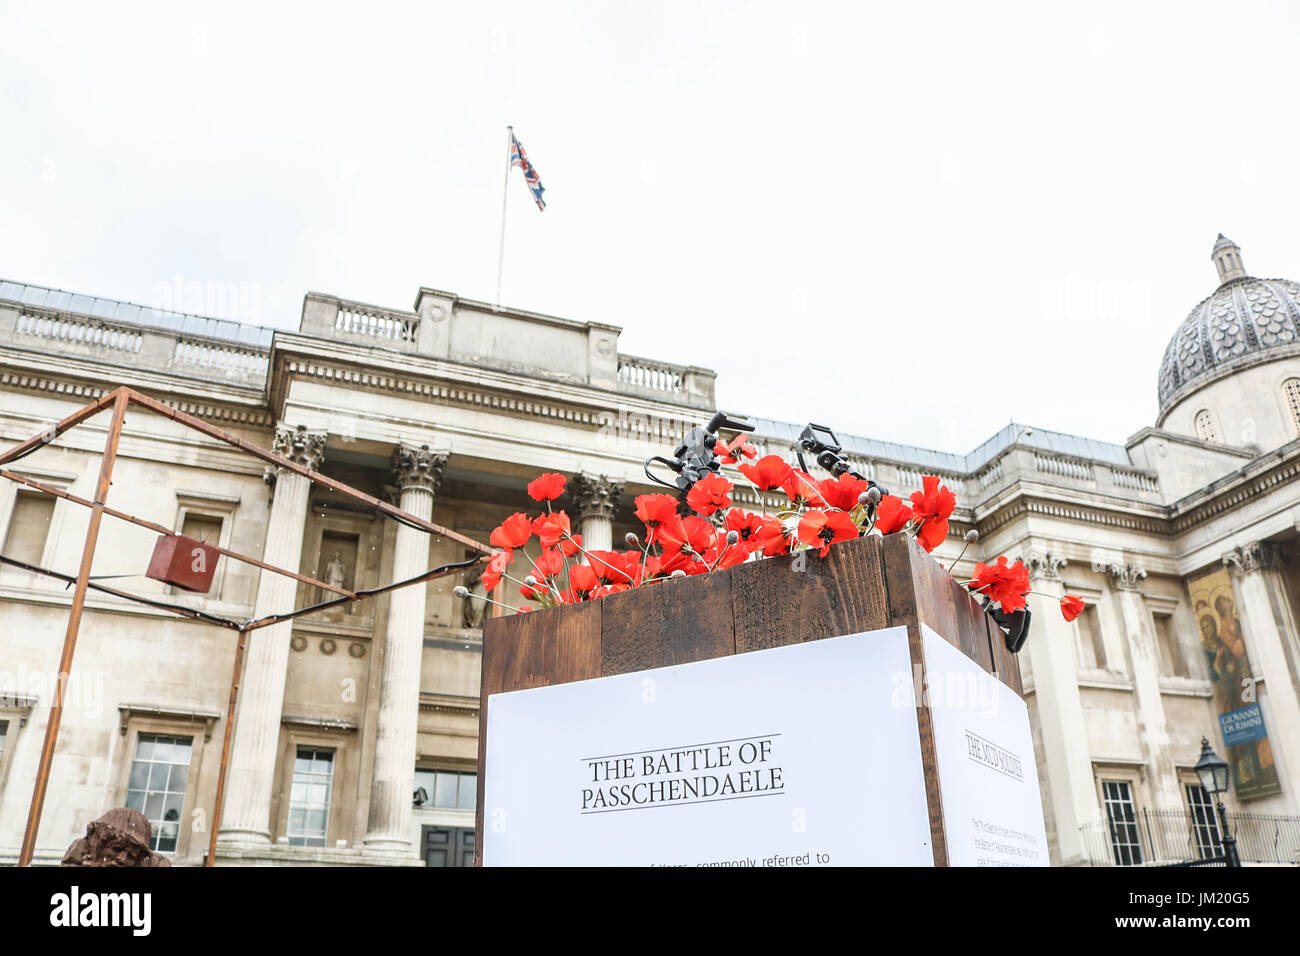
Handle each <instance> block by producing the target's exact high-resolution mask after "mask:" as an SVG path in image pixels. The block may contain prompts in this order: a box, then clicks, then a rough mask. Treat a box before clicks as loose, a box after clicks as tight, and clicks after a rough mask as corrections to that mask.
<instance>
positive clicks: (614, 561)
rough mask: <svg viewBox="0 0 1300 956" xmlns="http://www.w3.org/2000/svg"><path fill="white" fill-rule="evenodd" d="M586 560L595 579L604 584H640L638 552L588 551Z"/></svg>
mask: <svg viewBox="0 0 1300 956" xmlns="http://www.w3.org/2000/svg"><path fill="white" fill-rule="evenodd" d="M587 558H588V560H589V562H590V564H591V569H592V570H593V571H595V572H596V577H598V578H600V579H601V580H602V581H604V582H605V583H606V584H622V585H629V584H640V583H641V581H640V578H639V577H638V575H639V574H640V573H641V553H640V552H639V551H588V552H587Z"/></svg>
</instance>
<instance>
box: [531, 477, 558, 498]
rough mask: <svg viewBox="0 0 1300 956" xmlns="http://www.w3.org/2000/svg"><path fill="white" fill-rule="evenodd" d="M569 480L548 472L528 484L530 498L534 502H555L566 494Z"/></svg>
mask: <svg viewBox="0 0 1300 956" xmlns="http://www.w3.org/2000/svg"><path fill="white" fill-rule="evenodd" d="M566 480H567V479H566V478H565V477H564V476H563V475H561V474H557V473H555V472H547V473H546V474H544V475H541V476H539V477H537V478H534V479H533V480H532V481H530V482H529V483H528V497H530V498H532V499H533V500H534V501H554V500H555V499H556V498H558V497H560V495H562V494H564V484H565V481H566Z"/></svg>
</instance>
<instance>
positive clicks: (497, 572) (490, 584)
mask: <svg viewBox="0 0 1300 956" xmlns="http://www.w3.org/2000/svg"><path fill="white" fill-rule="evenodd" d="M513 557H514V552H512V551H497V552H496V553H494V554H493V555H492V557H490V558H488V563H487V567H486V568H485V569H484V571H483V590H484V591H492V590H493V589H495V588H496V586H497V585H498V584H500V583H501V575H503V574H505V573H506V566H507V565H508V564H510V560H511V559H512V558H513Z"/></svg>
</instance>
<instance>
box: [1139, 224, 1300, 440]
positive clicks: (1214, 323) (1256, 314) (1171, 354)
mask: <svg viewBox="0 0 1300 956" xmlns="http://www.w3.org/2000/svg"><path fill="white" fill-rule="evenodd" d="M1210 258H1211V259H1212V260H1213V261H1214V264H1215V266H1216V267H1217V268H1218V270H1219V287H1218V289H1216V290H1215V291H1214V293H1213V294H1212V295H1210V296H1208V297H1207V298H1205V299H1202V300H1201V301H1200V302H1199V303H1198V304H1197V305H1196V307H1195V308H1194V309H1192V311H1191V312H1190V313H1189V314H1188V316H1187V318H1186V319H1184V320H1183V324H1182V325H1180V326H1179V327H1178V331H1176V332H1175V333H1174V337H1173V338H1172V339H1170V341H1169V346H1168V347H1167V348H1166V349H1165V357H1164V361H1162V362H1161V363H1160V381H1159V390H1160V415H1159V418H1158V419H1157V423H1159V422H1162V421H1163V420H1164V418H1165V416H1166V414H1167V413H1168V412H1169V410H1170V409H1171V408H1172V407H1173V406H1174V405H1176V404H1177V403H1178V402H1180V401H1182V400H1183V399H1184V398H1185V397H1186V396H1188V395H1189V394H1191V393H1192V392H1194V391H1197V390H1198V389H1199V388H1201V387H1203V386H1205V385H1208V384H1209V383H1210V382H1213V381H1215V380H1217V379H1219V378H1221V377H1222V376H1223V375H1224V374H1226V372H1227V371H1228V370H1234V369H1238V368H1246V367H1249V366H1251V365H1255V364H1258V363H1260V362H1267V361H1271V360H1273V359H1274V358H1278V359H1280V358H1284V357H1286V356H1288V355H1294V354H1296V353H1297V352H1300V284H1297V283H1295V282H1292V281H1291V280H1290V279H1256V278H1255V277H1253V276H1251V275H1248V274H1247V272H1246V269H1245V266H1243V265H1242V262H1241V249H1240V248H1239V247H1238V246H1237V244H1236V243H1235V242H1233V241H1232V240H1231V239H1228V238H1225V237H1224V235H1223V234H1222V233H1220V234H1219V238H1218V240H1217V241H1216V242H1215V243H1214V249H1213V251H1212V252H1211V254H1210Z"/></svg>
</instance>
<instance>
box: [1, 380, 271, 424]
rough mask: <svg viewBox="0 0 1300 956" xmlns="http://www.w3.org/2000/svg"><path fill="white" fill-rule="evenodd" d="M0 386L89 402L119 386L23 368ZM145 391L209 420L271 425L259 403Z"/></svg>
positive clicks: (145, 389)
mask: <svg viewBox="0 0 1300 956" xmlns="http://www.w3.org/2000/svg"><path fill="white" fill-rule="evenodd" d="M0 387H4V388H11V389H17V390H22V391H32V392H50V393H53V394H54V395H58V396H66V397H68V398H76V399H81V400H83V401H85V402H87V403H89V402H93V401H94V400H95V399H97V398H101V397H103V396H104V395H106V394H108V392H110V391H112V389H113V387H115V386H102V387H101V386H99V385H94V384H91V383H88V382H79V381H76V380H75V379H71V378H62V377H58V376H50V375H28V374H24V373H20V372H10V371H4V372H0ZM140 391H141V392H144V393H145V394H152V395H153V396H154V397H158V398H161V399H163V400H165V401H167V403H168V404H169V405H171V406H172V407H173V408H178V409H180V410H181V411H183V412H185V413H187V414H189V415H193V416H195V417H196V418H203V419H207V420H209V421H216V422H228V423H230V424H233V425H247V426H249V427H253V428H266V427H269V426H270V425H271V414H270V412H268V411H267V410H266V409H265V408H264V407H262V406H261V405H260V404H259V405H257V406H247V405H245V406H238V405H225V404H219V403H216V402H205V401H196V400H194V399H187V398H178V397H177V393H176V392H174V391H171V390H169V389H166V388H155V387H146V388H141V389H140Z"/></svg>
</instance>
